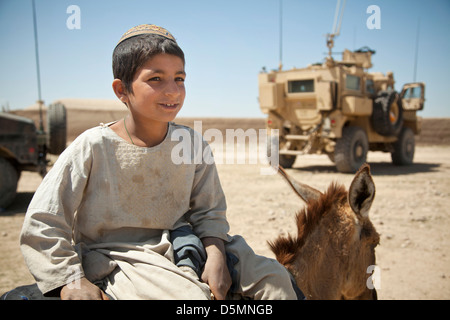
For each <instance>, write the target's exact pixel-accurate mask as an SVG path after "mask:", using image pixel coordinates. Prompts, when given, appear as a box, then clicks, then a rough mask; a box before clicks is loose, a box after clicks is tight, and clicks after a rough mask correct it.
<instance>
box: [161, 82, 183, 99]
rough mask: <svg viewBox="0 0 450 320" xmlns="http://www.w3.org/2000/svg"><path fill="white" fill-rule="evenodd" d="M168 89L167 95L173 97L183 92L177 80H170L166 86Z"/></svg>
mask: <svg viewBox="0 0 450 320" xmlns="http://www.w3.org/2000/svg"><path fill="white" fill-rule="evenodd" d="M165 89H166V90H165V92H164V93H165V94H166V95H167V96H171V97H174V96H175V97H176V96H179V95H180V93H181V88H180V86H179V84H178V83H176V82H175V81H170V82H169V83H168V84H167V86H166V88H165Z"/></svg>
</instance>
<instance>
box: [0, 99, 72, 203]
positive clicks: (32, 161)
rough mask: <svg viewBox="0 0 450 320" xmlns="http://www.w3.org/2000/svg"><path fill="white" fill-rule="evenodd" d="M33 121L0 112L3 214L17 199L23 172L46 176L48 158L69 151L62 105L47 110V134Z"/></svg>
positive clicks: (64, 111) (55, 105) (64, 112)
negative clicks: (18, 183)
mask: <svg viewBox="0 0 450 320" xmlns="http://www.w3.org/2000/svg"><path fill="white" fill-rule="evenodd" d="M40 124H41V125H40V126H39V129H37V128H36V125H35V123H34V121H33V120H31V119H28V118H25V117H20V116H17V115H14V114H11V113H6V112H0V176H1V179H0V210H2V209H5V208H6V207H8V206H9V205H10V204H11V203H12V201H13V200H14V198H15V196H16V190H17V182H18V180H19V177H20V174H21V172H22V171H34V172H39V173H40V174H41V176H44V175H45V174H46V172H47V163H48V162H49V160H48V159H47V154H55V155H59V154H60V153H61V152H62V151H63V150H64V149H65V147H66V137H67V133H66V109H65V107H64V105H62V104H59V103H57V104H52V105H50V106H49V107H48V108H47V130H46V131H44V129H43V125H42V114H41V118H40Z"/></svg>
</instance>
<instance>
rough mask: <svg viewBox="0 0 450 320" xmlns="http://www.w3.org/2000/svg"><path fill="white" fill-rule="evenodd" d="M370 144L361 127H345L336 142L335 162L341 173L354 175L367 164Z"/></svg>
mask: <svg viewBox="0 0 450 320" xmlns="http://www.w3.org/2000/svg"><path fill="white" fill-rule="evenodd" d="M368 151H369V142H368V140H367V135H366V132H365V131H364V130H363V129H362V128H360V127H345V128H344V129H342V138H340V139H338V140H337V141H336V146H335V149H334V161H335V164H336V168H337V170H338V171H339V172H348V173H354V172H356V171H358V169H359V168H360V167H361V166H362V165H363V164H364V163H365V162H366V159H367V152H368Z"/></svg>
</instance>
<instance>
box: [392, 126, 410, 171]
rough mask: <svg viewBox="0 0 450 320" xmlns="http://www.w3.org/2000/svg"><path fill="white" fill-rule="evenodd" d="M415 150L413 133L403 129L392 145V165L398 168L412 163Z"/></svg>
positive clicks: (408, 129)
mask: <svg viewBox="0 0 450 320" xmlns="http://www.w3.org/2000/svg"><path fill="white" fill-rule="evenodd" d="M414 150H415V139H414V132H413V131H412V130H411V129H410V128H406V127H404V128H403V129H402V131H401V132H400V134H399V136H398V140H397V141H396V142H395V143H394V152H392V153H391V158H392V163H393V164H395V165H398V166H403V165H408V164H411V163H413V159H414Z"/></svg>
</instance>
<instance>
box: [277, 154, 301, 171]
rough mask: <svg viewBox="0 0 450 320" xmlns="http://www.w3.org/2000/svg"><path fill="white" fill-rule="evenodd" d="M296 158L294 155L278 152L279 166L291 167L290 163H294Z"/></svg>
mask: <svg viewBox="0 0 450 320" xmlns="http://www.w3.org/2000/svg"><path fill="white" fill-rule="evenodd" d="M296 158H297V157H296V156H286V155H284V154H280V157H279V160H278V161H279V164H280V166H282V167H283V168H286V169H287V168H292V165H293V164H294V162H295V159H296Z"/></svg>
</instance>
